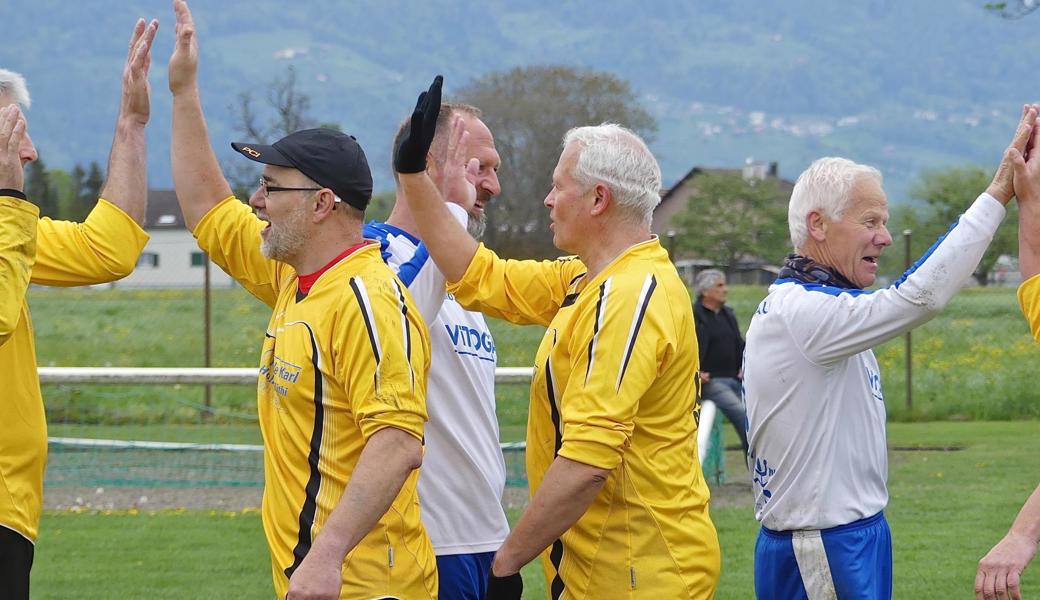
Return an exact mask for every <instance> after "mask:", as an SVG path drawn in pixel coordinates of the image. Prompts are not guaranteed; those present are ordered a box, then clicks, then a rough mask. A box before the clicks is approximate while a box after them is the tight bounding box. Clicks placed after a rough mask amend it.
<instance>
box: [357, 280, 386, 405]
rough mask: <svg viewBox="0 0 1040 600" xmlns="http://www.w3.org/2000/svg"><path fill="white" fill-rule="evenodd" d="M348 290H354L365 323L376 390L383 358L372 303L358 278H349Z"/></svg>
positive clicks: (363, 284)
mask: <svg viewBox="0 0 1040 600" xmlns="http://www.w3.org/2000/svg"><path fill="white" fill-rule="evenodd" d="M350 289H352V290H354V296H356V297H357V301H358V304H359V305H360V307H361V316H362V318H363V319H364V321H365V329H367V330H368V341H369V342H370V343H371V344H372V354H373V355H375V359H376V372H375V386H376V389H377V390H378V389H379V365H380V360H381V359H382V356H383V348H382V346H381V345H380V344H379V331H378V330H377V329H376V323H375V320H374V319H373V317H374V314H373V312H372V302H371V301H370V300H369V299H368V290H366V289H365V283H364V282H363V281H361V278H360V277H351V278H350Z"/></svg>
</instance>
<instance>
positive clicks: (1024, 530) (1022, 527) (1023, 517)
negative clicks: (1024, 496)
mask: <svg viewBox="0 0 1040 600" xmlns="http://www.w3.org/2000/svg"><path fill="white" fill-rule="evenodd" d="M1008 533H1009V534H1014V535H1020V536H1022V537H1024V538H1026V539H1028V540H1029V541H1030V542H1032V543H1034V544H1036V543H1040V486H1038V487H1037V488H1036V489H1035V490H1033V493H1032V494H1031V495H1030V496H1029V499H1028V500H1026V503H1025V504H1024V505H1023V506H1022V510H1020V511H1018V516H1017V517H1015V522H1014V523H1012V524H1011V529H1010V530H1009V531H1008Z"/></svg>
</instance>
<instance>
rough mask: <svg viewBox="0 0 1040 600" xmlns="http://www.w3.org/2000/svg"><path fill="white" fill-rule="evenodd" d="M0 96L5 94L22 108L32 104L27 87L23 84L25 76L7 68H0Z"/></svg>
mask: <svg viewBox="0 0 1040 600" xmlns="http://www.w3.org/2000/svg"><path fill="white" fill-rule="evenodd" d="M0 96H7V97H8V98H10V99H11V100H14V101H15V102H16V103H18V104H20V105H21V106H23V107H24V108H29V107H30V106H31V105H32V98H30V97H29V88H28V87H26V85H25V77H22V76H21V75H20V74H19V73H15V72H14V71H8V70H7V69H0Z"/></svg>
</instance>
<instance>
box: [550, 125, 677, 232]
mask: <svg viewBox="0 0 1040 600" xmlns="http://www.w3.org/2000/svg"><path fill="white" fill-rule="evenodd" d="M571 142H578V143H579V144H580V145H581V151H580V153H579V154H578V164H577V165H575V167H574V172H573V173H572V174H571V175H572V176H573V177H574V179H576V180H577V181H578V183H580V184H581V185H583V186H585V187H586V188H591V187H592V186H594V185H596V184H597V183H602V184H604V185H606V186H607V188H608V189H609V190H610V192H611V194H612V195H613V196H614V200H615V201H616V202H617V204H618V206H619V207H621V208H622V209H623V210H624V211H625V212H628V213H630V214H631V215H632V216H633V217H634V218H636V219H637V220H638V221H640V222H642V223H643V224H645V225H646V226H647V227H649V226H650V224H651V222H652V220H653V216H654V208H656V207H657V205H658V204H659V203H660V202H661V195H660V193H661V167H660V166H659V165H658V164H657V159H656V158H654V155H653V154H651V153H650V149H649V148H647V146H646V143H645V142H643V140H642V139H640V137H639V136H638V135H636V134H635V133H633V132H632V131H631V130H629V129H626V128H624V127H622V126H620V125H617V124H614V123H604V124H602V125H595V126H587V127H575V128H574V129H571V130H570V131H568V132H567V134H566V135H565V136H563V145H564V147H566V146H567V145H568V144H570V143H571Z"/></svg>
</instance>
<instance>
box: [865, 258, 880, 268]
mask: <svg viewBox="0 0 1040 600" xmlns="http://www.w3.org/2000/svg"><path fill="white" fill-rule="evenodd" d="M877 261H878V257H876V256H864V257H863V262H865V263H867V264H869V265H871V266H874V267H877Z"/></svg>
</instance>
